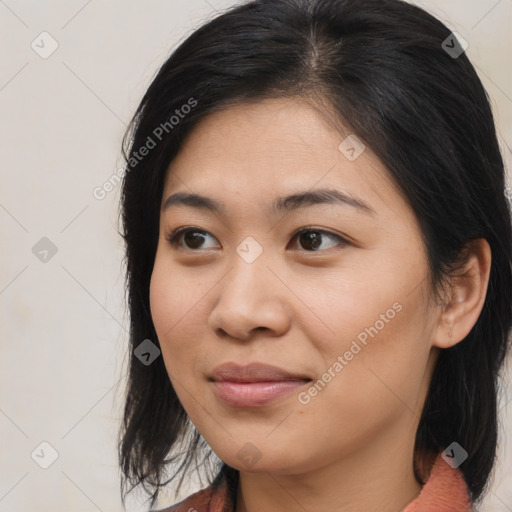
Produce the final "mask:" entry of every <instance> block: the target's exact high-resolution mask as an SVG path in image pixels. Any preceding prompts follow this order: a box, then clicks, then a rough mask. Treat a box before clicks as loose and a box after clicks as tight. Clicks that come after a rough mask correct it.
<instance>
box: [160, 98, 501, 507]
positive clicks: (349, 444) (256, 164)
mask: <svg viewBox="0 0 512 512" xmlns="http://www.w3.org/2000/svg"><path fill="white" fill-rule="evenodd" d="M349 133H350V132H349V131H345V132H344V133H342V132H340V129H338V128H336V127H335V126H333V125H332V124H330V123H328V122H327V121H326V119H325V117H324V116H322V115H321V113H319V111H318V109H315V108H313V107H312V106H311V105H310V104H308V103H306V102H304V101H300V100H298V99H272V100H265V101H263V102H259V103H255V104H242V105H238V106H235V107H231V108H229V109H227V110H224V111H221V112H217V113H215V114H213V115H211V116H209V117H208V118H206V119H205V120H203V121H202V122H201V123H200V124H198V125H197V126H196V127H195V128H194V130H193V131H192V132H191V134H190V136H189V137H188V138H187V139H186V140H185V142H184V144H183V145H182V148H181V150H180V153H179V154H178V156H177V157H176V158H175V159H174V161H173V162H172V164H171V166H170V168H169V171H168V174H167V176H166V181H165V187H164V194H163V197H162V205H163V204H164V202H165V200H166V198H167V197H168V196H169V195H170V194H173V193H175V192H194V193H198V194H202V195H205V196H208V197H210V198H212V199H215V200H217V201H219V202H222V203H224V204H225V207H226V212H225V213H218V212H217V213H212V212H210V211H207V210H205V209H200V208H194V207H192V206H184V205H172V206H170V207H169V208H167V209H165V210H162V212H161V218H160V238H159V243H158V249H157V254H156V259H155V265H154V270H153V274H152V279H151V286H150V301H151V313H152V317H153V321H154V325H155V328H156V331H157V334H158V339H159V341H160V345H161V348H162V356H163V358H164V362H165V365H166V368H167V371H168V374H169V378H170V380H171V382H172V385H173V386H174V389H175V390H176V392H177V394H178V397H179V399H180V401H181V403H182V404H183V407H184V408H185V410H186V412H187V414H188V415H189V418H190V419H191V421H192V422H193V423H194V425H195V426H196V428H197V429H198V430H199V432H200V433H201V434H202V436H203V437H204V438H205V439H206V441H207V442H208V443H209V445H210V446H211V448H212V449H213V451H214V452H215V453H216V454H217V456H218V457H219V458H221V459H222V460H223V461H225V462H226V463H227V464H229V465H230V466H232V467H235V468H237V469H239V470H240V484H239V488H238V500H237V504H236V510H237V511H238V512H240V511H249V512H255V511H257V510H280V511H283V512H288V511H289V512H291V511H294V512H295V511H297V510H307V511H315V510H331V511H343V512H349V511H361V510H366V511H379V512H388V511H389V512H397V511H400V510H403V508H405V507H406V506H407V504H409V503H410V502H411V501H412V500H413V499H414V498H415V497H416V496H417V495H418V493H419V492H420V490H421V485H420V484H419V483H418V482H417V481H416V479H415V478H414V474H413V448H414V438H415V434H416V429H417V426H418V423H419V416H420V413H421V409H422V406H423V403H424V400H425V396H426V393H427V390H428V385H429V382H430V378H431V375H432V370H433V368H434V364H435V361H436V358H437V355H438V352H439V350H440V349H443V348H447V347H449V346H451V345H454V344H455V343H458V342H459V341H461V340H462V339H463V338H464V337H465V336H466V335H467V334H468V333H469V331H470V330H471V328H472V326H473V325H474V324H475V322H476V321H477V319H478V316H479V314H480V311H481V309H482V306H483V303H484V300H485V294H486V289H487V283H488V276H489V269H490V262H491V254H490V249H489V245H488V244H487V242H486V241H485V240H478V241H476V242H475V243H474V244H473V246H472V249H471V253H470V257H469V258H468V260H467V264H466V266H465V267H464V271H463V277H459V278H454V279H453V280H452V281H451V283H450V284H451V287H449V288H447V292H446V295H445V297H444V306H442V305H436V298H435V297H434V295H433V294H432V290H431V288H430V283H429V281H428V279H427V276H428V267H427V259H426V254H425V249H424V247H423V244H422V241H421V237H420V228H419V225H418V223H417V221H416V218H415V216H414V215H413V212H412V210H411V208H410V206H409V205H408V204H407V201H406V200H405V199H404V198H403V196H402V195H401V193H400V192H399V190H398V189H397V188H396V187H395V186H394V184H393V182H392V180H391V178H390V176H389V174H388V173H387V171H386V168H385V167H384V165H383V164H382V163H381V162H380V161H379V160H378V159H377V158H376V156H375V155H374V154H373V153H372V152H371V150H370V149H369V148H366V149H365V150H364V151H363V152H362V154H361V155H360V156H359V157H358V158H357V159H355V160H354V161H350V160H349V159H348V158H347V157H346V156H345V154H344V153H342V152H341V151H340V150H339V149H338V146H339V144H340V142H342V141H343V140H344V138H345V137H346V136H347V135H348V134H349ZM324 187H330V188H335V189H337V190H340V191H343V192H345V193H348V194H350V195H352V196H354V197H357V198H358V199H360V200H363V201H364V202H366V203H367V204H368V205H370V207H371V208H372V209H373V210H374V214H373V215H369V214H365V213H364V212H361V211H359V210H358V209H356V208H354V207H351V206H348V205H343V204H318V205H313V206H307V207H303V208H301V209H298V210H296V211H290V212H287V213H279V214H273V215H272V214H269V213H268V212H267V211H266V206H267V204H268V203H270V202H271V201H272V200H274V199H275V198H277V197H280V196H284V195H287V194H291V193H295V192H298V191H303V190H312V189H318V188H324ZM181 226H191V227H192V228H200V229H201V230H204V231H207V233H206V234H204V238H199V239H198V240H197V238H195V239H194V238H190V236H189V237H188V238H187V237H185V236H181V237H178V246H173V245H172V244H171V243H170V242H169V241H168V240H167V238H166V237H167V235H168V234H169V233H170V232H171V231H172V230H173V229H175V228H178V227H181ZM305 226H313V227H314V229H313V231H315V230H319V229H321V230H324V231H327V234H317V235H316V236H317V238H316V240H317V241H318V243H319V244H320V245H319V247H318V248H317V249H316V250H313V249H312V248H311V243H309V244H308V241H307V239H305V238H304V237H300V236H295V233H296V231H297V230H298V229H299V228H302V227H305ZM315 232H316V231H315ZM329 233H332V234H334V235H338V236H340V237H344V238H345V239H346V241H347V242H345V243H344V242H343V240H340V239H337V238H336V237H331V236H330V235H329ZM246 237H253V238H254V239H255V240H256V241H257V242H258V244H259V245H260V246H261V248H262V249H263V252H262V253H261V254H260V255H259V256H258V257H257V258H256V259H255V261H253V262H252V263H248V262H247V261H246V260H244V259H243V258H242V257H241V256H240V255H239V254H238V253H237V252H236V249H237V247H238V246H239V245H240V244H241V243H242V241H244V240H245V239H246ZM194 241H195V243H194ZM187 243H188V244H189V245H188V246H187ZM250 250H251V251H252V250H254V249H250ZM437 302H439V300H437ZM396 303H398V304H399V305H400V306H401V310H400V311H399V312H396V314H395V315H394V317H393V318H392V319H389V318H388V321H387V322H384V326H383V328H381V329H380V330H378V334H376V335H375V336H374V337H368V341H367V344H366V345H362V344H361V343H359V345H360V346H361V348H362V349H361V350H360V351H359V352H358V353H357V355H354V356H353V358H352V359H351V360H350V361H346V362H347V364H346V365H344V366H343V369H342V370H341V371H339V372H338V373H336V372H335V373H336V376H335V377H334V378H332V379H331V380H330V382H328V383H327V384H326V386H325V387H324V388H323V389H322V390H321V391H319V392H318V393H317V394H316V396H314V397H311V400H310V401H309V402H308V403H307V404H304V403H300V401H299V399H298V395H299V390H297V391H293V392H292V393H289V394H287V395H285V396H282V397H280V398H279V399H277V400H276V401H274V402H271V403H270V404H267V405H265V406H262V407H256V408H239V407H233V406H230V405H227V404H225V403H224V402H222V401H220V400H219V399H217V398H216V396H215V395H214V393H213V384H212V383H211V382H209V380H208V376H209V375H210V373H211V371H212V370H213V369H214V368H215V367H216V366H218V365H219V364H221V363H224V362H228V361H235V362H238V363H239V364H246V363H250V362H254V361H257V362H263V363H268V364H273V365H276V366H279V367H281V368H284V369H286V370H288V371H291V372H299V373H301V374H305V375H308V376H309V377H310V378H311V379H312V382H316V381H317V380H318V379H321V378H322V375H323V374H325V372H326V371H327V369H328V368H329V367H331V368H332V366H333V364H334V363H335V362H336V361H337V358H338V356H340V355H341V356H343V355H344V354H345V352H346V351H348V350H349V349H350V347H351V343H352V341H353V340H357V336H358V334H360V333H361V332H362V331H364V329H365V328H369V327H370V326H374V325H375V324H376V321H377V320H379V319H380V318H382V317H381V315H382V314H386V311H388V310H389V309H390V308H391V309H392V308H393V304H396ZM379 325H380V324H379ZM310 385H311V383H310ZM308 387H309V386H307V385H306V386H304V387H303V388H301V389H300V391H304V390H306V391H307V389H308ZM302 396H304V395H302ZM246 443H252V444H251V445H250V448H247V446H246V448H245V449H246V450H247V449H249V450H250V451H251V452H252V453H253V454H257V456H258V457H259V460H258V461H257V462H256V463H253V464H252V465H249V464H248V463H246V462H245V461H244V460H243V459H241V458H240V457H239V456H238V455H237V454H238V452H239V450H240V449H241V448H242V447H244V446H245V445H246Z"/></svg>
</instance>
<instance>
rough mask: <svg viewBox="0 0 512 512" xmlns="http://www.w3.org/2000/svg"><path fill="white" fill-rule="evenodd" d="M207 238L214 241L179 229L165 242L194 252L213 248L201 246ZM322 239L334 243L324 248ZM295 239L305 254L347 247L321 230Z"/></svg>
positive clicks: (302, 233) (303, 231)
mask: <svg viewBox="0 0 512 512" xmlns="http://www.w3.org/2000/svg"><path fill="white" fill-rule="evenodd" d="M208 237H210V238H211V239H212V240H215V237H214V236H213V235H211V234H210V233H208V232H207V231H204V230H202V229H197V228H180V229H177V230H175V231H174V232H173V233H171V234H170V235H169V236H168V237H167V240H168V241H169V243H170V244H171V245H173V246H174V247H178V248H185V249H189V250H192V251H195V250H198V249H211V248H213V247H215V246H205V245H203V244H204V240H205V239H207V238H208ZM324 237H327V238H330V239H331V240H334V241H335V243H331V244H327V247H325V243H324V241H323V238H324ZM182 239H183V242H185V246H183V244H182ZM295 239H298V240H299V241H300V244H301V246H302V248H304V249H305V250H306V251H307V252H315V251H318V250H319V248H320V249H330V248H331V247H336V246H337V245H342V246H343V245H348V242H347V241H346V240H345V239H344V238H343V237H341V236H339V235H335V234H334V233H330V232H329V231H325V230H323V229H314V228H302V229H301V230H299V231H298V232H297V233H295V234H294V236H293V237H292V241H293V240H295Z"/></svg>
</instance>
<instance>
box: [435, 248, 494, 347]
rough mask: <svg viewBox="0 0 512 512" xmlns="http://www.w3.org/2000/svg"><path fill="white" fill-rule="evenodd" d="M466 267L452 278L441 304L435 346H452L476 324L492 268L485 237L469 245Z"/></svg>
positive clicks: (489, 250)
mask: <svg viewBox="0 0 512 512" xmlns="http://www.w3.org/2000/svg"><path fill="white" fill-rule="evenodd" d="M465 249H466V254H465V261H464V264H463V267H462V268H461V269H460V271H458V272H457V273H456V275H454V276H453V277H451V278H450V283H449V289H448V290H447V291H446V292H445V298H444V301H443V302H442V303H441V304H436V305H437V306H440V307H441V314H440V315H439V318H438V321H437V326H436V328H435V331H434V333H433V338H432V345H433V346H435V347H439V348H449V347H452V346H453V345H456V344H457V343H459V342H460V341H462V340H463V339H464V338H465V337H466V336H467V335H468V334H469V332H470V331H471V329H472V328H473V326H474V325H475V324H476V322H477V320H478V317H479V316H480V312H481V311H482V308H483V305H484V302H485V297H486V295H487V285H488V283H489V274H490V271H491V248H490V247H489V243H488V242H487V240H486V239H485V238H479V239H476V240H473V241H472V242H470V243H469V244H468V245H467V246H466V248H465Z"/></svg>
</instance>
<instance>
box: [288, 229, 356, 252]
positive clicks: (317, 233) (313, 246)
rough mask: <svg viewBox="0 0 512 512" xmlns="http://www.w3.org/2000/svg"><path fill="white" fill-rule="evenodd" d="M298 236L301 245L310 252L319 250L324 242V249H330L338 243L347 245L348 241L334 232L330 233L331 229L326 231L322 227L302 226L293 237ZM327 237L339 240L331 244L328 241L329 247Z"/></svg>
mask: <svg viewBox="0 0 512 512" xmlns="http://www.w3.org/2000/svg"><path fill="white" fill-rule="evenodd" d="M295 238H297V239H298V241H299V244H300V246H301V247H302V248H303V249H305V250H306V251H308V252H315V251H318V248H319V247H321V246H322V244H324V247H323V249H330V248H332V247H336V246H337V245H340V242H341V245H346V244H347V243H348V242H347V241H346V240H345V239H344V238H342V237H341V236H339V235H335V234H334V233H330V232H329V231H325V230H322V229H311V228H302V229H301V230H300V231H298V232H297V233H296V234H295V236H294V237H293V239H295ZM325 238H330V239H331V240H335V241H337V243H331V244H329V243H328V242H327V247H325V244H326V242H325Z"/></svg>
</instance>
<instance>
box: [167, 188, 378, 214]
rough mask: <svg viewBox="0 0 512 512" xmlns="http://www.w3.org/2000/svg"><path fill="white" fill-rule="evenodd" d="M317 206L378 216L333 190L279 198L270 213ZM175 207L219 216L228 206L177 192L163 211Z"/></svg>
mask: <svg viewBox="0 0 512 512" xmlns="http://www.w3.org/2000/svg"><path fill="white" fill-rule="evenodd" d="M316 204H340V205H346V206H351V207H353V208H355V209H357V210H358V211H360V212H361V213H365V214H368V215H376V212H375V210H374V209H373V208H371V206H370V205H369V204H367V203H366V202H364V201H363V200H361V199H358V198H356V197H353V196H351V195H349V194H347V193H345V192H342V191H340V190H335V189H332V188H322V189H315V190H308V191H304V192H297V193H295V194H291V195H288V196H284V197H278V198H277V199H275V200H274V201H273V202H272V203H270V206H269V208H268V211H269V213H271V214H279V213H284V212H289V211H292V210H298V209H300V208H305V207H308V206H312V205H316ZM173 205H179V206H189V207H193V208H198V209H201V210H207V211H211V212H214V213H218V214H226V206H225V205H224V204H223V203H221V202H219V201H216V200H215V199H212V198H211V197H206V196H202V195H200V194H193V193H188V192H176V193H174V194H172V195H170V196H169V197H168V198H167V199H166V200H165V203H164V205H163V207H162V211H164V210H167V208H169V207H170V206H173Z"/></svg>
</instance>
